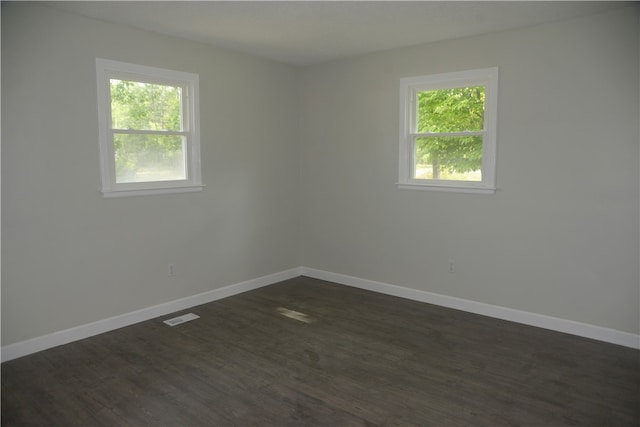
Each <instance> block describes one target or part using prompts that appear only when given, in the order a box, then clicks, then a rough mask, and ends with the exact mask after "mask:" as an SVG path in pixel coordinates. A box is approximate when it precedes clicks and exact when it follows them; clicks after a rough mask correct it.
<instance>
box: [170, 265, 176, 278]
mask: <svg viewBox="0 0 640 427" xmlns="http://www.w3.org/2000/svg"><path fill="white" fill-rule="evenodd" d="M175 275H176V268H175V266H174V265H173V264H169V277H175Z"/></svg>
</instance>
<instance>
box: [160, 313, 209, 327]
mask: <svg viewBox="0 0 640 427" xmlns="http://www.w3.org/2000/svg"><path fill="white" fill-rule="evenodd" d="M199 318H200V316H198V315H196V314H193V313H189V314H183V315H182V316H178V317H174V318H173V319H168V320H165V321H164V322H162V323H166V324H167V325H169V326H176V325H179V324H180V323H184V322H188V321H189V320H194V319H199Z"/></svg>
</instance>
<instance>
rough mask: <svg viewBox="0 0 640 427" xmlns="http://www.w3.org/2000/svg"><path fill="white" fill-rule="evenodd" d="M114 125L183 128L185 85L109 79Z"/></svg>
mask: <svg viewBox="0 0 640 427" xmlns="http://www.w3.org/2000/svg"><path fill="white" fill-rule="evenodd" d="M109 82H110V89H111V128H112V129H137V130H171V131H182V130H183V129H182V102H181V99H182V88H180V87H176V86H165V85H160V84H151V83H142V82H136V81H130V80H118V79H110V80H109Z"/></svg>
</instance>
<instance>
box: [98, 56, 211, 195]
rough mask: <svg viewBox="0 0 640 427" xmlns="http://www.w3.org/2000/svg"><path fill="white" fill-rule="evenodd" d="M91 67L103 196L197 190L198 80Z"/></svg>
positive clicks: (117, 66) (124, 67) (107, 65)
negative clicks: (94, 79) (95, 83)
mask: <svg viewBox="0 0 640 427" xmlns="http://www.w3.org/2000/svg"><path fill="white" fill-rule="evenodd" d="M96 64H97V75H98V110H99V114H100V121H99V123H100V148H101V150H100V154H101V165H102V191H103V194H104V195H105V196H120V195H136V194H153V193H166V192H180V191H198V190H200V189H201V187H202V185H201V179H200V145H199V136H198V111H197V105H198V104H197V89H198V76H197V75H195V74H189V73H183V72H177V71H171V70H163V69H158V68H152V67H144V66H140V65H134V64H126V63H122V62H116V61H107V60H102V59H98V60H97V62H96Z"/></svg>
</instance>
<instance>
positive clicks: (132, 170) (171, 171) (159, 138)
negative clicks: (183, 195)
mask: <svg viewBox="0 0 640 427" xmlns="http://www.w3.org/2000/svg"><path fill="white" fill-rule="evenodd" d="M185 142H186V141H185V137H183V136H179V135H140V134H118V133H117V134H114V136H113V144H114V148H115V160H116V182H117V183H126V182H149V181H175V180H184V179H187V176H186V173H185Z"/></svg>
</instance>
